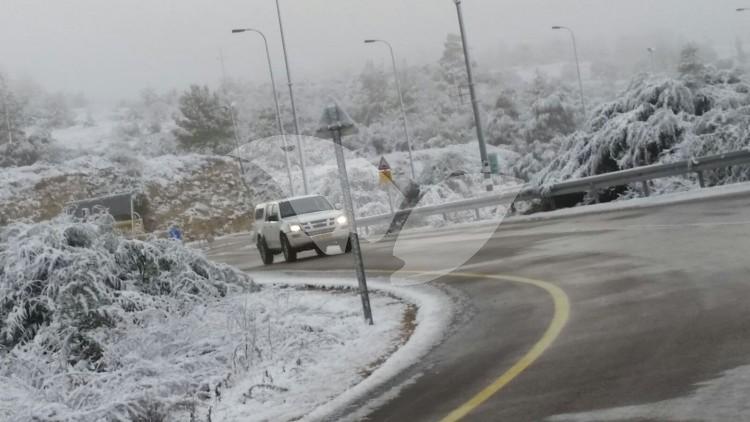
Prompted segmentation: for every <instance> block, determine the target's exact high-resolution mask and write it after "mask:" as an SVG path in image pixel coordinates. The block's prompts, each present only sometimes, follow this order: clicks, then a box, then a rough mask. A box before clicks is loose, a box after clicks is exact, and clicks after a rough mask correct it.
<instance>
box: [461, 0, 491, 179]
mask: <svg viewBox="0 0 750 422" xmlns="http://www.w3.org/2000/svg"><path fill="white" fill-rule="evenodd" d="M453 2H454V3H456V13H457V14H458V27H459V29H460V31H461V44H463V49H464V60H465V61H466V77H467V79H468V83H469V95H471V107H472V109H473V111H474V125H475V126H476V127H477V141H478V142H479V156H480V158H481V160H482V173H483V174H484V178H485V179H486V180H487V182H488V183H487V191H488V192H491V191H492V183H491V182H490V177H491V176H490V162H489V160H488V159H487V145H486V144H485V143H484V132H483V131H482V118H481V116H480V115H479V102H478V100H477V93H476V89H475V88H474V76H473V74H472V70H471V58H470V57H469V46H468V43H467V41H466V30H465V29H464V16H463V13H462V11H461V0H453Z"/></svg>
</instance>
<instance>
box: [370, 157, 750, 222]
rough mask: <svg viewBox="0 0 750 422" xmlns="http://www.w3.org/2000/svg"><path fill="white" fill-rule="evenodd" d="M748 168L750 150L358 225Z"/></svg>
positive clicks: (409, 211)
mask: <svg viewBox="0 0 750 422" xmlns="http://www.w3.org/2000/svg"><path fill="white" fill-rule="evenodd" d="M749 164H750V150H741V151H734V152H729V153H726V154H718V155H710V156H706V157H701V158H693V159H691V160H686V161H678V162H674V163H666V164H652V165H648V166H642V167H636V168H632V169H628V170H622V171H617V172H612V173H605V174H599V175H596V176H589V177H582V178H580V179H574V180H566V181H564V182H560V183H556V184H554V185H550V186H547V187H534V186H529V185H525V186H519V187H518V188H517V189H513V190H508V191H504V192H500V193H497V194H494V195H487V196H482V197H479V198H471V199H464V200H460V201H455V202H448V203H445V204H437V205H428V206H424V207H417V208H410V209H403V210H399V211H397V212H395V213H393V214H380V215H373V216H368V217H360V218H358V219H357V223H358V224H359V225H360V226H362V227H367V226H373V225H376V224H388V223H390V222H391V221H392V220H393V219H394V218H398V217H404V216H406V215H408V214H411V215H413V216H428V215H437V214H445V213H450V212H457V211H470V210H475V212H476V214H477V218H479V209H480V208H488V207H494V206H498V205H501V204H512V203H513V202H515V201H528V200H532V199H545V198H554V197H555V196H561V195H569V194H576V193H591V192H595V191H597V190H600V189H606V188H610V187H613V186H623V185H628V184H630V183H636V182H642V183H643V188H644V192H645V194H646V195H650V191H649V188H648V183H646V182H647V181H649V180H652V179H659V178H663V177H672V176H681V175H685V174H690V173H695V174H696V175H697V177H698V181H699V183H700V186H701V187H705V180H704V177H703V172H704V171H706V170H712V169H716V168H722V167H730V166H736V165H749Z"/></svg>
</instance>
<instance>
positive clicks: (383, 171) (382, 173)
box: [378, 157, 393, 186]
mask: <svg viewBox="0 0 750 422" xmlns="http://www.w3.org/2000/svg"><path fill="white" fill-rule="evenodd" d="M378 181H379V182H380V186H383V185H387V184H389V183H392V182H393V175H392V174H391V165H390V164H388V161H386V159H385V157H380V164H378Z"/></svg>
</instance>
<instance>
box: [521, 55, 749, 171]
mask: <svg viewBox="0 0 750 422" xmlns="http://www.w3.org/2000/svg"><path fill="white" fill-rule="evenodd" d="M683 58H684V60H683V63H684V66H683V67H682V69H683V70H684V72H685V73H683V75H686V76H683V77H682V78H680V79H672V78H668V77H659V78H651V77H649V76H647V75H639V76H638V77H637V78H636V79H634V80H633V81H632V82H631V84H630V86H629V87H628V88H627V90H626V91H625V92H623V93H622V95H621V96H620V98H619V99H618V100H616V101H613V102H610V103H606V104H603V105H601V106H600V107H598V108H597V109H596V110H595V112H594V114H593V117H592V118H591V120H590V121H589V122H588V127H589V128H590V129H589V130H588V131H587V132H576V133H574V134H572V135H570V136H568V137H566V138H564V139H563V140H562V145H561V148H560V152H561V153H560V154H559V155H558V156H557V157H556V158H555V159H554V160H553V161H552V162H551V163H550V164H549V165H548V166H547V167H546V168H545V169H544V170H542V171H541V172H540V173H539V174H538V175H537V178H536V181H537V182H538V183H541V184H546V183H553V182H555V181H559V180H564V179H568V178H575V177H584V176H590V175H596V174H601V173H607V172H611V171H617V170H624V169H628V168H632V167H637V166H642V165H647V164H652V163H657V162H668V161H670V160H677V159H688V158H691V157H695V156H703V155H707V154H714V153H721V152H727V151H735V150H738V149H741V148H746V147H747V146H748V145H750V137H748V133H747V127H748V124H749V123H750V118H748V115H750V113H749V112H750V86H749V85H748V83H747V82H745V81H743V80H742V78H741V77H740V76H739V75H738V74H736V73H735V72H731V71H726V70H716V69H713V68H712V67H710V66H703V65H702V64H701V63H700V62H699V61H698V60H696V55H695V50H694V49H693V48H689V49H687V50H686V51H685V54H684V56H683ZM694 72H701V76H700V79H696V78H695V77H694V76H695V75H696V73H694ZM686 79H687V80H686ZM747 176H748V174H747V170H744V169H735V170H733V171H729V173H727V170H721V171H716V172H712V173H711V175H710V176H709V178H711V180H712V182H713V183H724V182H726V181H729V180H740V179H741V178H743V177H747Z"/></svg>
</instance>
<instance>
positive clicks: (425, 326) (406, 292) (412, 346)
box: [253, 274, 456, 421]
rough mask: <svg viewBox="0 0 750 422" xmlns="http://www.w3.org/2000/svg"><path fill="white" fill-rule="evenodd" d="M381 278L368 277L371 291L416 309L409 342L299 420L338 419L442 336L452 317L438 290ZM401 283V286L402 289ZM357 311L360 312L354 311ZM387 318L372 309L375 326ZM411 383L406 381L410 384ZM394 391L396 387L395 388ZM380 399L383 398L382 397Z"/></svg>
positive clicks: (269, 278) (291, 280)
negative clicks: (414, 322) (413, 327)
mask: <svg viewBox="0 0 750 422" xmlns="http://www.w3.org/2000/svg"><path fill="white" fill-rule="evenodd" d="M253 278H254V280H255V282H256V283H258V284H261V285H264V284H265V285H268V284H274V285H289V286H300V285H312V286H318V287H347V288H352V289H354V288H356V286H357V282H356V281H355V280H352V279H343V278H341V279H336V278H333V279H332V278H330V277H328V278H325V279H323V278H319V277H313V276H306V275H304V274H300V275H278V274H274V275H267V274H253ZM392 281H393V280H391V282H389V281H387V280H385V279H378V278H372V277H371V278H370V279H369V280H368V286H369V288H370V290H371V291H372V292H383V293H387V294H389V295H393V296H396V297H400V298H402V299H404V300H406V301H408V302H411V303H413V304H415V305H416V306H417V307H418V311H417V318H416V328H415V330H414V332H413V333H412V335H411V337H410V338H409V341H408V342H407V343H406V344H404V345H403V346H401V347H400V348H399V349H398V350H396V351H395V352H394V353H393V354H392V355H391V356H390V357H389V358H388V360H386V361H385V362H384V363H383V364H382V365H381V366H380V367H378V368H377V369H375V371H373V372H372V374H371V375H370V376H369V377H367V378H366V379H364V380H362V381H361V382H360V383H359V384H357V385H356V386H353V387H351V388H349V389H348V390H346V391H345V392H343V393H342V394H341V395H339V396H338V397H336V398H335V399H333V400H331V401H329V402H327V403H325V404H321V405H320V406H319V407H317V408H316V409H315V410H314V411H312V412H311V413H309V414H307V415H306V416H305V417H304V418H303V419H302V420H305V421H323V420H336V419H340V418H341V417H342V416H344V415H345V414H347V413H349V412H350V410H351V409H349V407H350V406H352V405H354V404H356V403H361V402H362V401H363V400H364V399H365V398H366V397H367V396H368V395H369V394H371V393H372V392H373V391H374V390H376V389H378V388H380V387H383V386H385V385H386V384H387V383H388V382H389V381H391V380H393V378H394V377H395V376H396V375H398V374H400V373H402V372H403V371H405V370H406V369H408V368H409V367H411V366H412V365H414V364H415V363H416V362H418V361H419V360H420V359H421V358H423V357H424V356H425V355H426V354H427V353H428V352H429V351H430V350H432V348H433V347H435V346H436V345H437V344H438V343H439V342H440V341H441V340H442V339H443V337H444V335H445V333H446V332H447V330H448V328H449V326H450V324H451V322H452V321H453V318H454V315H455V311H456V309H455V305H454V302H453V300H452V299H451V298H450V297H449V296H448V295H447V294H446V293H445V292H443V291H442V290H440V289H438V288H436V287H434V286H431V285H418V286H408V287H406V285H407V284H409V283H392ZM402 284H403V286H402ZM357 311H358V312H361V309H360V308H359V307H358V308H357ZM387 318H389V315H387V314H383V313H382V311H381V312H379V310H378V309H377V308H373V319H374V320H375V324H376V325H378V324H381V323H382V321H383V320H384V319H385V320H387ZM412 381H413V380H410V381H407V382H412ZM396 389H398V387H396ZM383 399H387V394H386V397H384V398H383ZM379 404H380V403H379V402H377V401H376V402H374V403H373V402H370V403H367V404H366V406H367V408H375V407H377V406H378V405H379Z"/></svg>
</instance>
